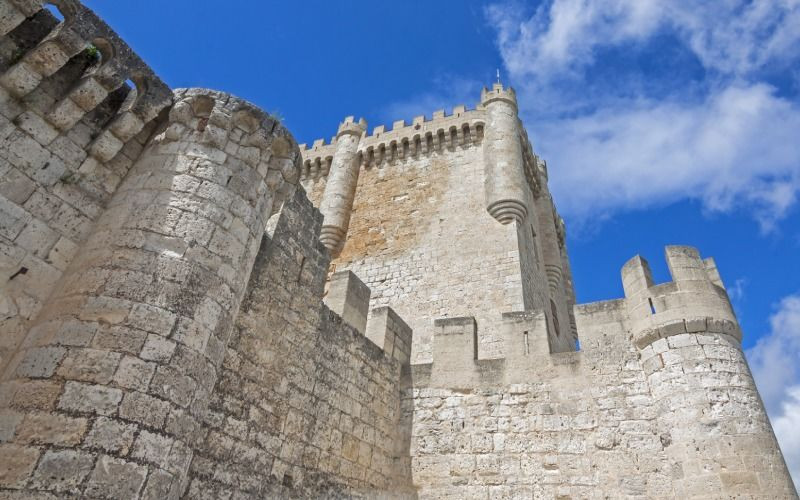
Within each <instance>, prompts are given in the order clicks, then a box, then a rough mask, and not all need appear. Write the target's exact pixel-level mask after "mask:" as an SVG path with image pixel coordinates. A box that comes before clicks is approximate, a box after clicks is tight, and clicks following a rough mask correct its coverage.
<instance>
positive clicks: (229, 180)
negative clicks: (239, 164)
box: [225, 175, 233, 186]
mask: <svg viewBox="0 0 800 500" xmlns="http://www.w3.org/2000/svg"><path fill="white" fill-rule="evenodd" d="M231 179H233V176H232V175H229V176H228V180H227V181H225V185H226V186H227V185H228V184H230V183H231Z"/></svg>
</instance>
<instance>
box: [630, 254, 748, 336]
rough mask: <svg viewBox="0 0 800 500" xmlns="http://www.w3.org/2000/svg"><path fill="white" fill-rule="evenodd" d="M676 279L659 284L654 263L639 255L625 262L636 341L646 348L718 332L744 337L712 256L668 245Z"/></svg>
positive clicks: (671, 269)
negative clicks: (686, 336) (668, 340)
mask: <svg viewBox="0 0 800 500" xmlns="http://www.w3.org/2000/svg"><path fill="white" fill-rule="evenodd" d="M665 253H666V260H667V265H668V267H669V271H670V274H671V276H672V281H670V282H668V283H663V284H659V285H655V284H654V283H653V278H652V274H651V272H650V266H649V264H648V263H647V261H646V260H645V259H643V258H642V257H641V256H638V255H637V256H635V257H633V258H632V259H631V260H629V261H628V262H627V263H626V264H625V265H624V266H623V267H622V283H623V289H624V290H625V300H626V304H627V310H628V315H629V318H630V321H631V330H632V332H633V336H634V343H635V344H636V345H637V346H638V347H640V348H641V347H644V346H646V345H648V344H650V343H652V342H653V341H655V340H657V339H658V338H664V337H668V336H671V335H677V334H681V333H687V332H688V333H691V332H698V331H706V330H708V331H714V332H721V333H726V334H728V335H731V336H732V337H734V338H736V339H737V340H741V331H740V330H739V326H738V322H737V320H736V315H735V314H734V312H733V308H732V307H731V304H730V300H729V298H728V294H727V292H726V291H725V288H724V287H723V284H722V279H721V278H720V276H719V272H718V271H717V268H716V264H715V263H714V260H713V259H710V258H709V259H706V260H703V259H701V258H700V254H699V252H698V251H697V249H696V248H692V247H686V246H668V247H666V250H665Z"/></svg>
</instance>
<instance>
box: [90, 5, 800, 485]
mask: <svg viewBox="0 0 800 500" xmlns="http://www.w3.org/2000/svg"><path fill="white" fill-rule="evenodd" d="M86 3H87V5H89V6H90V7H92V8H93V9H95V10H96V11H97V12H98V13H99V14H100V15H101V16H102V17H103V18H104V19H105V20H106V21H107V22H108V23H109V24H110V25H111V26H113V27H114V28H115V29H116V30H117V31H118V32H119V33H120V34H121V35H122V36H123V38H124V39H125V40H126V41H127V42H128V43H129V44H130V45H131V46H132V47H134V49H135V50H136V51H137V52H138V53H139V54H140V55H141V56H142V57H143V58H144V59H145V60H146V61H147V62H148V63H149V64H150V65H151V66H152V67H153V69H154V70H155V71H156V72H157V73H158V74H159V75H160V76H161V77H162V78H163V79H164V80H165V81H166V82H167V83H168V84H169V85H171V86H173V87H180V86H202V87H210V88H215V89H221V90H225V91H229V92H232V93H234V94H237V95H239V96H241V97H244V98H246V99H248V100H250V101H252V102H254V103H256V104H258V105H260V106H261V107H263V108H264V109H266V110H268V111H273V112H277V113H279V114H280V115H281V116H282V117H283V118H284V121H285V123H286V125H287V126H288V127H289V129H290V130H292V131H293V132H294V134H295V136H296V138H297V139H298V141H299V142H311V141H313V140H314V139H316V138H319V137H327V138H329V137H330V136H332V135H333V134H334V133H335V129H336V126H337V124H338V122H339V121H340V120H341V119H342V118H343V117H344V116H347V115H357V116H364V117H365V118H366V119H367V121H368V122H369V123H370V127H373V126H375V125H380V124H387V125H388V124H390V123H391V122H392V121H394V120H397V119H400V118H405V119H407V120H410V119H411V118H412V117H413V116H415V115H419V114H425V115H428V116H430V114H431V113H432V111H434V110H436V109H439V108H447V109H450V108H452V107H453V106H454V105H457V104H462V103H463V104H466V105H468V106H470V107H472V106H474V104H475V102H477V100H478V97H479V92H480V86H481V85H484V84H490V83H491V82H492V81H493V79H494V74H495V69H496V68H499V69H500V70H501V73H502V75H503V80H504V82H505V83H508V84H511V85H512V86H514V87H515V88H516V89H517V92H518V96H519V100H520V113H521V116H522V118H523V120H524V122H525V124H526V127H527V129H528V132H529V135H530V137H531V139H532V141H533V143H534V148H535V149H536V150H537V151H538V152H539V153H540V155H542V156H543V157H544V158H545V159H547V161H548V166H549V170H550V179H551V181H550V182H551V189H552V190H553V192H554V195H555V199H556V203H557V205H558V207H559V209H560V211H561V213H562V214H563V215H564V217H565V219H566V221H567V227H568V231H569V249H570V256H571V262H572V266H573V274H574V278H575V289H576V292H577V295H578V301H579V302H589V301H596V300H604V299H610V298H616V297H620V296H622V286H621V283H620V279H619V269H620V267H621V266H622V264H623V263H624V262H625V261H626V260H627V259H628V258H630V257H631V256H633V255H634V254H636V253H640V254H642V255H643V256H644V257H645V258H647V259H648V260H649V261H650V264H651V266H652V267H653V271H654V274H655V278H656V280H657V281H666V280H668V273H667V270H666V265H665V263H664V261H663V247H664V245H667V244H688V245H693V246H697V247H699V248H700V251H701V253H702V254H703V255H704V256H713V257H715V259H716V260H717V264H718V266H719V268H720V270H721V273H722V277H723V279H724V280H725V282H726V285H727V287H728V289H729V293H730V294H731V297H732V299H733V303H734V306H735V308H736V311H737V314H738V316H739V319H740V321H741V323H742V326H743V328H744V332H745V339H744V342H743V344H744V347H745V349H747V355H748V358H749V359H750V362H751V366H752V368H753V372H754V374H755V376H756V379H757V382H758V384H759V387H760V389H761V391H762V395H763V397H764V400H765V403H766V404H767V407H768V409H769V412H770V415H771V418H772V420H773V424H774V426H775V429H776V433H777V434H778V436H779V439H780V441H781V443H782V446H783V448H784V451H785V453H786V456H787V459H788V460H789V461H790V463H791V467H792V469H793V472H794V475H795V481H798V479H800V433H796V432H794V430H795V429H797V428H800V363H799V361H800V264H798V262H797V256H798V255H799V254H800V210H798V206H797V205H798V204H797V201H798V191H800V70H799V69H798V67H799V66H798V61H799V60H800V2H798V1H797V0H761V1H754V2H750V1H746V0H719V1H717V2H700V3H698V2H690V1H688V0H687V1H684V0H673V1H671V2H661V1H656V0H549V1H542V2H528V3H523V2H508V1H500V2H494V3H486V2H478V1H472V0H459V1H456V0H450V1H430V0H427V1H422V0H405V1H403V2H375V1H371V2H367V1H355V0H352V1H351V0H343V1H339V2H331V1H329V0H325V1H322V0H315V1H302V2H278V1H274V0H271V1H264V2H245V1H233V0H229V1H226V2H210V1H201V0H193V1H189V0H173V1H170V2H162V1H158V2H157V1H154V0H139V1H137V2H132V1H128V2H112V1H110V0H105V1H100V0H91V1H87V2H86Z"/></svg>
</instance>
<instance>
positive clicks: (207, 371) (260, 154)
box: [0, 0, 797, 499]
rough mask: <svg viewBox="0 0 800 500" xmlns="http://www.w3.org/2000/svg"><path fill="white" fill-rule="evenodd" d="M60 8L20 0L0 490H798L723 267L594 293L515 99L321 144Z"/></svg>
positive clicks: (12, 494) (73, 9)
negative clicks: (589, 299)
mask: <svg viewBox="0 0 800 500" xmlns="http://www.w3.org/2000/svg"><path fill="white" fill-rule="evenodd" d="M52 4H55V7H53V5H52ZM52 4H51V8H56V10H57V11H58V12H59V13H60V16H54V15H53V11H52V10H48V9H46V8H44V2H42V1H41V0H0V496H3V497H4V498H5V497H9V498H65V497H66V498H72V497H76V498H142V499H164V498H193V499H194V498H230V497H235V498H320V497H322V498H327V497H336V498H344V497H347V498H350V497H352V498H376V497H377V498H500V497H513V498H529V497H530V498H599V497H602V498H628V497H631V498H633V497H635V498H642V497H648V498H651V497H652V498H675V497H689V498H708V497H724V498H728V497H740V498H745V497H746V498H797V495H796V491H795V490H794V487H793V484H792V481H791V478H790V477H789V474H788V471H787V468H786V465H785V464H784V462H783V458H782V456H781V453H780V450H779V448H778V445H777V443H776V441H775V437H774V435H773V433H772V429H771V427H770V424H769V421H768V419H767V416H766V413H765V411H764V407H763V404H762V403H761V400H760V398H759V396H758V392H757V390H756V388H755V385H754V383H753V380H752V377H751V375H750V372H749V370H748V367H747V363H746V360H745V358H744V356H743V354H742V350H741V345H740V340H741V336H742V333H741V331H740V328H739V325H738V323H737V321H736V317H735V315H734V313H733V310H732V308H731V306H730V302H729V300H728V296H727V294H726V293H725V289H724V287H723V284H722V279H721V277H720V274H719V272H718V271H717V268H716V265H715V264H714V261H713V260H711V259H705V260H703V259H701V258H700V256H699V254H698V252H697V250H695V249H693V248H690V247H676V246H671V247H668V248H667V252H666V258H667V262H668V264H669V268H670V272H671V273H672V281H671V282H669V283H664V284H655V283H653V280H652V278H651V276H650V271H649V268H648V266H647V262H646V261H645V260H644V259H642V258H641V257H638V256H637V257H634V258H633V259H631V260H630V261H629V262H628V263H627V264H625V265H624V266H623V268H622V283H623V289H624V294H625V297H624V298H620V299H616V300H610V301H605V302H598V303H593V304H581V305H575V299H574V292H573V288H572V278H571V274H570V268H569V261H568V257H567V249H566V245H565V228H564V224H563V222H562V220H561V218H560V217H559V216H558V213H557V211H556V210H555V206H554V204H553V200H552V197H551V195H550V193H549V190H548V187H547V166H546V164H545V162H544V161H543V160H541V159H540V158H539V157H538V156H537V155H536V154H535V153H534V152H533V148H532V146H531V143H530V141H529V140H528V137H527V132H526V131H525V129H524V127H523V125H522V123H521V122H520V120H519V118H518V115H517V105H516V96H515V93H514V91H513V90H512V89H510V88H505V87H503V86H502V85H500V84H496V85H494V86H493V88H492V89H491V90H489V89H484V90H483V92H482V93H481V100H480V103H479V104H478V105H476V106H475V108H474V109H469V110H468V109H466V108H465V107H464V106H457V107H456V108H454V109H453V110H452V112H451V113H449V114H446V113H445V112H444V111H436V112H434V113H433V116H432V117H430V118H426V117H423V116H420V117H417V118H414V120H413V121H412V123H411V124H406V123H404V122H403V121H398V122H395V123H394V125H393V126H392V128H391V130H386V129H385V128H384V127H383V126H378V127H376V128H374V129H373V130H372V132H371V133H368V130H367V124H366V123H365V122H364V120H358V121H356V120H355V119H354V118H353V117H348V118H346V119H345V120H344V121H343V122H342V123H341V124H340V125H339V128H338V131H337V134H336V136H335V137H334V138H333V139H332V140H331V141H330V142H329V143H327V144H326V143H325V141H323V140H319V141H315V142H314V143H313V144H312V146H311V147H310V148H308V147H306V146H304V145H301V146H298V145H297V144H296V142H295V140H294V139H293V137H292V136H291V134H290V133H289V132H288V131H287V130H286V129H285V128H284V127H283V126H282V125H281V124H280V123H279V122H278V121H276V120H275V119H274V118H273V117H271V116H270V115H268V114H267V113H264V112H263V111H261V110H260V109H259V108H258V107H256V106H255V105H253V104H251V103H248V102H246V101H244V100H242V99H239V98H237V97H234V96H231V95H230V94H227V93H224V92H219V91H214V90H207V89H177V90H171V89H169V88H168V87H167V86H166V85H165V84H164V83H163V82H162V81H161V80H160V79H159V78H158V77H157V76H156V75H155V74H154V73H153V72H152V71H151V70H150V69H149V68H148V67H147V65H146V64H145V63H144V62H143V61H142V60H141V59H140V58H139V57H138V56H137V55H136V54H135V53H134V52H133V51H132V50H131V49H130V47H128V45H127V44H126V43H125V42H124V41H123V40H121V39H120V38H119V37H118V36H117V34H116V33H115V32H114V31H113V30H111V29H110V28H109V27H108V26H107V25H106V24H105V23H104V22H103V21H102V20H101V19H99V18H98V17H97V16H96V15H95V14H94V13H93V12H92V11H90V10H89V9H87V8H85V7H84V6H83V5H81V4H80V3H79V2H77V1H76V0H58V1H53V2H52ZM60 17H63V19H61V18H60ZM315 205H316V206H318V207H319V209H317V208H315ZM578 339H580V344H579V345H578V342H577V340H578ZM578 347H580V348H578Z"/></svg>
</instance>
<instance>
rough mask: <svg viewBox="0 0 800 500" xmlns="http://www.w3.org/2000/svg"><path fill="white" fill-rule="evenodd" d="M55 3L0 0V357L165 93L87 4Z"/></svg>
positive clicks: (63, 263)
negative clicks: (53, 7)
mask: <svg viewBox="0 0 800 500" xmlns="http://www.w3.org/2000/svg"><path fill="white" fill-rule="evenodd" d="M60 4H61V5H62V14H63V15H64V18H65V20H64V22H63V23H59V22H58V20H57V19H56V18H55V17H54V16H53V15H52V14H51V13H50V11H48V10H45V9H42V7H41V2H36V1H28V0H19V1H15V2H11V1H5V2H3V17H2V23H0V35H2V40H0V152H1V153H2V154H1V155H0V273H2V275H3V276H4V278H6V279H8V281H7V282H6V283H4V284H3V287H2V288H1V289H0V330H2V332H3V335H2V337H0V365H2V364H5V363H7V362H8V361H9V359H8V358H9V356H10V355H11V353H12V352H13V351H14V350H15V349H16V347H17V345H18V344H19V342H20V341H21V340H22V337H23V336H24V334H25V332H26V331H27V329H28V328H29V326H30V321H31V320H32V319H33V318H34V317H35V316H36V315H37V314H38V313H39V311H40V310H41V308H42V305H43V304H44V302H45V300H46V298H47V297H48V295H49V294H50V293H51V292H52V290H53V287H54V284H55V283H56V282H57V281H58V280H59V279H60V278H61V276H62V275H63V273H64V271H65V270H66V269H67V267H68V265H69V263H70V262H71V261H72V259H73V257H74V256H75V254H76V252H77V249H78V248H79V247H80V246H81V245H82V244H83V243H84V242H85V241H86V238H87V237H88V236H89V233H90V231H91V227H92V224H93V223H94V222H96V221H97V220H98V218H99V217H100V215H101V214H102V213H103V210H104V208H105V206H106V204H107V203H108V202H109V200H110V199H111V197H112V195H113V194H114V192H115V191H116V189H117V187H118V185H119V183H120V181H121V180H122V178H123V177H125V175H126V174H127V172H128V170H129V169H130V168H131V166H132V164H133V163H134V162H135V161H136V159H137V158H138V156H139V154H140V153H141V151H142V146H143V144H144V142H145V141H146V140H147V138H148V137H149V134H150V132H151V131H152V121H153V119H154V118H155V117H156V115H157V114H158V113H159V111H161V110H162V109H163V108H164V107H165V106H167V105H169V104H170V103H171V99H172V92H171V91H170V90H169V88H167V86H166V85H164V84H163V83H162V82H161V80H160V79H159V78H158V77H157V76H155V75H154V74H153V72H152V71H151V70H150V69H149V68H148V67H147V65H145V64H144V63H143V62H142V61H141V60H140V59H139V58H138V57H137V56H136V54H134V53H133V52H132V51H131V49H130V48H129V47H128V46H127V44H125V42H124V41H122V40H120V39H119V37H117V35H116V34H115V33H114V32H113V31H112V30H111V29H110V28H108V26H107V25H106V24H105V23H104V22H102V21H101V20H100V19H98V18H97V17H96V16H95V15H94V13H92V12H91V11H89V10H88V9H86V8H84V7H83V6H81V5H80V4H78V3H72V2H60ZM90 44H92V46H93V47H94V49H93V50H88V49H87V47H88V46H89V45H90ZM9 277H11V278H9Z"/></svg>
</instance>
